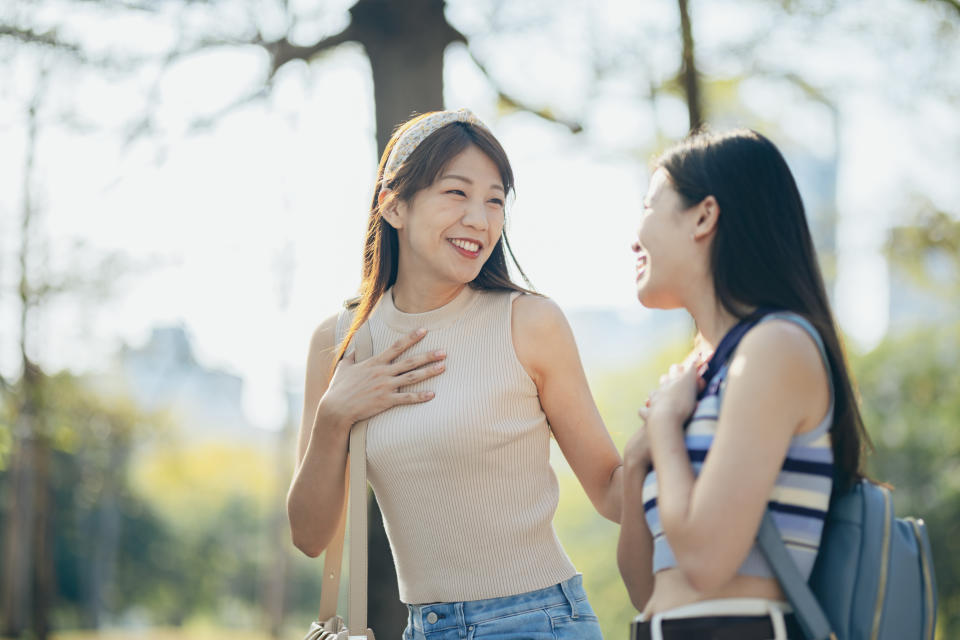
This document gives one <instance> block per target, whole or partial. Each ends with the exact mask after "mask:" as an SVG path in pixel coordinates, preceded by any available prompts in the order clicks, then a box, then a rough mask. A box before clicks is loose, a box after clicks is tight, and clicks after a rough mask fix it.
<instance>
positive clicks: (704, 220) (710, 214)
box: [693, 196, 720, 240]
mask: <svg viewBox="0 0 960 640" xmlns="http://www.w3.org/2000/svg"><path fill="white" fill-rule="evenodd" d="M696 216H697V217H696V225H695V226H694V228H693V237H694V239H695V240H703V239H704V238H708V237H710V236H711V235H713V233H714V232H715V231H716V230H717V222H718V221H719V219H720V203H718V202H717V199H716V198H714V197H713V196H707V197H706V198H704V199H703V200H701V201H700V204H698V205H697V211H696Z"/></svg>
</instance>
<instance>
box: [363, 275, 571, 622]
mask: <svg viewBox="0 0 960 640" xmlns="http://www.w3.org/2000/svg"><path fill="white" fill-rule="evenodd" d="M517 295H518V294H516V293H511V292H502V291H496V292H491V291H477V290H474V289H471V288H470V287H465V288H464V290H463V291H462V292H461V293H460V294H459V295H458V296H457V297H456V298H454V299H453V300H452V301H451V302H449V303H448V304H446V305H445V306H443V307H441V308H439V309H435V310H433V311H429V312H427V313H418V314H409V313H403V312H401V311H399V310H398V309H397V308H396V307H395V306H394V304H393V295H392V291H388V292H387V293H386V294H385V295H384V296H383V298H382V299H381V300H380V302H379V304H378V305H377V307H376V308H375V309H374V311H373V313H372V314H371V316H370V320H369V324H370V331H371V334H372V337H373V350H374V353H380V352H382V351H383V350H385V349H386V348H387V347H388V346H390V345H391V344H393V343H394V342H395V341H396V340H397V339H399V338H400V337H401V336H403V335H405V334H407V333H409V332H410V331H413V330H414V329H416V328H418V327H424V328H426V329H428V330H429V332H428V333H427V335H426V337H425V338H424V339H423V340H421V341H420V342H419V343H418V344H416V345H414V346H413V347H412V348H411V349H410V351H409V353H410V354H411V355H414V354H417V353H424V352H426V351H431V350H435V349H444V350H445V351H446V352H447V359H446V367H447V368H446V371H445V372H444V373H442V374H441V375H440V376H437V377H435V378H432V379H429V380H426V381H424V382H421V383H418V384H416V385H411V386H410V387H406V388H405V389H409V390H411V391H416V390H421V389H431V390H433V391H435V392H436V395H435V397H434V398H433V399H432V400H430V401H429V402H425V403H422V404H415V405H403V406H398V407H394V408H392V409H389V410H387V411H384V412H383V413H381V414H378V415H376V416H374V417H373V418H372V419H370V421H369V423H368V427H367V464H368V477H369V480H370V484H371V485H372V486H373V490H374V493H375V494H376V497H377V502H378V503H379V505H380V509H381V511H382V512H383V518H384V525H385V528H386V532H387V536H388V537H389V539H390V546H391V548H392V551H393V559H394V562H395V563H396V567H397V576H398V579H399V587H400V599H401V600H403V601H404V602H406V603H409V604H424V603H428V602H457V601H461V600H480V599H485V598H493V597H499V596H506V595H514V594H518V593H524V592H526V591H533V590H536V589H541V588H543V587H547V586H550V585H553V584H556V583H558V582H561V581H563V580H566V579H568V578H570V577H572V576H573V575H575V574H576V569H575V568H574V566H573V564H572V563H571V562H570V559H569V558H568V557H567V554H566V553H565V552H564V550H563V548H562V547H561V545H560V542H559V540H558V539H557V536H556V533H555V532H554V529H553V515H554V512H555V511H556V508H557V501H558V498H559V490H558V486H557V479H556V476H555V475H554V472H553V469H552V468H551V467H550V461H549V457H550V430H549V426H548V424H547V420H546V416H545V415H544V413H543V410H542V409H541V407H540V400H539V397H538V395H537V388H536V385H535V384H534V382H533V380H531V379H530V376H528V375H527V373H526V371H525V370H524V368H523V366H522V365H521V364H520V361H519V360H518V359H517V356H516V352H515V351H514V348H513V339H512V336H511V322H510V319H511V310H512V302H513V299H514V298H515V297H516V296H517Z"/></svg>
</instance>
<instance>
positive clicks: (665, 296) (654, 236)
mask: <svg viewBox="0 0 960 640" xmlns="http://www.w3.org/2000/svg"><path fill="white" fill-rule="evenodd" d="M695 222H696V220H695V216H694V215H692V212H691V211H689V210H687V209H686V207H684V205H683V200H682V198H681V197H680V194H678V193H677V192H676V190H674V188H673V185H672V183H671V182H670V177H669V175H668V174H667V172H666V171H664V170H663V169H662V168H661V169H657V170H656V171H655V172H654V174H653V175H652V176H651V178H650V190H649V192H648V193H647V197H646V198H645V199H644V203H643V217H642V218H641V221H640V228H639V229H638V230H637V239H636V241H634V243H633V247H632V248H633V251H634V253H636V254H637V272H636V286H637V299H638V300H640V303H641V304H643V306H645V307H650V308H657V309H675V308H677V307H681V306H683V299H684V296H683V292H684V289H685V288H686V287H687V285H688V283H689V282H690V281H691V277H692V276H693V274H694V269H693V267H695V265H697V264H698V263H699V261H700V260H701V257H700V256H699V255H698V252H697V251H696V246H695V245H696V243H695V241H694V233H695V231H696V227H695V224H694V223H695Z"/></svg>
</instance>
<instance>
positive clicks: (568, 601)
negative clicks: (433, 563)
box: [403, 574, 603, 640]
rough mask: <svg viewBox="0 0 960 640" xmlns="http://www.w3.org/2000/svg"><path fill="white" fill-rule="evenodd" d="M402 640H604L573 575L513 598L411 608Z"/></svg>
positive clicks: (410, 605) (581, 585) (580, 581)
mask: <svg viewBox="0 0 960 640" xmlns="http://www.w3.org/2000/svg"><path fill="white" fill-rule="evenodd" d="M407 608H408V609H409V612H410V615H409V617H408V618H407V628H406V630H405V631H404V632H403V640H473V639H474V638H476V639H477V640H602V638H603V636H602V635H601V634H600V624H599V623H598V622H597V616H596V614H594V612H593V608H591V606H590V602H589V601H588V600H587V594H586V592H584V590H583V578H582V576H580V575H579V574H578V575H575V576H573V577H572V578H570V579H569V580H565V581H563V582H561V583H559V584H555V585H553V586H552V587H546V588H545V589H540V590H538V591H530V592H528V593H520V594H517V595H515V596H504V597H502V598H490V599H487V600H470V601H468V602H435V603H431V604H408V605H407Z"/></svg>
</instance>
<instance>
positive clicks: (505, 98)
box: [467, 46, 583, 133]
mask: <svg viewBox="0 0 960 640" xmlns="http://www.w3.org/2000/svg"><path fill="white" fill-rule="evenodd" d="M467 52H468V53H469V54H470V58H472V59H473V62H474V64H476V65H477V67H478V68H479V69H480V71H481V72H482V73H483V75H485V76H486V77H487V79H488V80H489V81H490V84H492V85H493V88H494V89H495V90H496V91H497V99H498V100H499V102H500V104H501V105H502V106H505V107H507V108H509V109H514V110H516V111H527V112H529V113H532V114H534V115H536V116H539V117H540V118H543V119H544V120H546V121H548V122H553V123H555V124H560V125H563V126H564V127H566V128H567V129H569V130H570V132H571V133H580V132H581V131H583V125H582V124H580V123H579V122H575V121H573V120H566V119H564V118H560V117H558V116H556V115H555V114H554V113H553V112H552V111H550V109H547V108H540V109H538V108H536V107H532V106H530V105H529V104H527V103H526V102H524V101H523V100H521V99H519V98H517V97H515V96H512V95H510V94H508V93H506V92H505V91H504V90H503V89H501V88H500V86H499V85H498V84H497V82H496V81H495V80H494V79H493V76H491V75H490V72H489V71H487V68H486V67H485V66H484V64H483V63H482V62H480V60H478V59H477V56H476V55H475V54H474V53H473V51H472V50H471V49H470V47H469V46H468V47H467Z"/></svg>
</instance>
